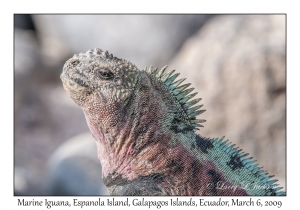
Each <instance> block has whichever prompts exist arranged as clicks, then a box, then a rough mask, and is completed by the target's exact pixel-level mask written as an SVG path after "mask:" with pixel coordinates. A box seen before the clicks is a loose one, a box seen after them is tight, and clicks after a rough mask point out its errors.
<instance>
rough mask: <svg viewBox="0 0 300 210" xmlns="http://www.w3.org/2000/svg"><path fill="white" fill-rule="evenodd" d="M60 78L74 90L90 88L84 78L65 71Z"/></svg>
mask: <svg viewBox="0 0 300 210" xmlns="http://www.w3.org/2000/svg"><path fill="white" fill-rule="evenodd" d="M60 78H61V80H62V81H63V83H64V84H65V85H66V86H68V87H69V88H71V89H73V90H84V89H87V88H90V87H89V86H88V84H87V83H86V82H84V81H83V80H82V79H79V78H72V77H69V76H67V75H66V74H65V73H64V72H63V73H61V75H60Z"/></svg>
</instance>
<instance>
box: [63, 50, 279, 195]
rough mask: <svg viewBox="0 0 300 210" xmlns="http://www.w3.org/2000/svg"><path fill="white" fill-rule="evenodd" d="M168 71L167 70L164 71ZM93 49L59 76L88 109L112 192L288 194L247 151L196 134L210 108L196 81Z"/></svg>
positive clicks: (104, 171) (90, 124) (88, 117)
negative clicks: (202, 102)
mask: <svg viewBox="0 0 300 210" xmlns="http://www.w3.org/2000/svg"><path fill="white" fill-rule="evenodd" d="M165 68H166V67H165ZM165 68H162V69H161V70H160V71H157V69H156V70H153V69H152V68H150V69H149V70H148V71H147V70H146V69H145V70H139V69H138V68H137V67H136V66H135V65H134V64H132V63H130V62H128V61H126V60H124V59H118V58H116V57H113V55H112V54H109V53H108V52H107V51H105V52H103V51H102V50H100V49H95V50H89V51H88V52H87V53H85V54H83V53H80V54H79V55H74V57H73V58H71V59H69V60H68V61H67V62H66V64H65V65H64V68H63V72H62V74H61V79H62V82H63V85H64V88H65V90H66V91H67V92H68V94H69V95H70V97H71V98H72V99H73V100H74V101H75V103H77V104H78V105H79V106H81V107H82V109H83V112H84V114H85V117H86V120H87V124H88V126H89V128H90V130H91V132H92V134H93V136H94V138H95V140H96V145H97V150H98V157H99V159H100V162H101V165H102V172H103V180H104V183H105V185H106V186H107V188H108V189H109V192H110V194H111V195H284V192H279V189H280V188H275V186H276V185H275V184H274V182H275V181H273V180H271V181H270V179H269V178H270V177H268V176H267V175H266V172H265V171H262V170H260V169H259V168H258V167H257V165H254V164H253V162H251V161H252V160H251V158H248V157H246V156H247V154H244V153H243V152H241V151H238V150H237V149H236V148H234V147H233V146H234V145H230V144H228V143H227V142H224V141H223V138H221V139H212V140H211V139H207V138H204V137H201V136H199V135H198V134H196V132H195V130H196V129H197V127H202V126H201V125H200V124H199V123H202V122H204V120H197V119H196V116H197V115H198V114H201V113H202V112H203V111H204V110H199V111H196V110H197V109H199V108H200V107H201V106H196V107H195V106H194V107H192V106H193V105H194V104H196V103H197V102H198V101H200V99H196V100H191V101H189V100H190V99H191V98H192V97H193V96H195V94H190V95H188V94H189V93H190V92H191V91H192V90H193V88H191V89H186V88H187V87H188V86H189V85H190V84H187V85H182V86H179V84H180V83H181V82H182V81H183V80H177V81H176V82H174V81H175V78H176V77H177V76H178V74H174V75H173V73H174V72H173V71H172V72H170V73H167V74H165V73H164V71H165Z"/></svg>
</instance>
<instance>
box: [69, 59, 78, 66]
mask: <svg viewBox="0 0 300 210" xmlns="http://www.w3.org/2000/svg"><path fill="white" fill-rule="evenodd" d="M71 64H72V65H73V66H76V65H77V64H79V60H73V61H71Z"/></svg>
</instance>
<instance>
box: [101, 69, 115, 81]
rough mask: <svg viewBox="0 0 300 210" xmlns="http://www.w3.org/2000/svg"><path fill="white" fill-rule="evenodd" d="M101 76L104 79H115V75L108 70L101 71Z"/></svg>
mask: <svg viewBox="0 0 300 210" xmlns="http://www.w3.org/2000/svg"><path fill="white" fill-rule="evenodd" d="M98 72H99V75H100V77H101V78H102V79H105V80H110V79H112V78H113V77H114V74H113V73H112V72H111V71H110V70H108V69H99V70H98Z"/></svg>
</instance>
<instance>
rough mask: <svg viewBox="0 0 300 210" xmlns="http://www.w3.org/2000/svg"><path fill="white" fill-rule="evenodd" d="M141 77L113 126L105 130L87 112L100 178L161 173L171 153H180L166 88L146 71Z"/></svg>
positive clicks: (130, 177) (130, 178)
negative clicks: (98, 163)
mask: <svg viewBox="0 0 300 210" xmlns="http://www.w3.org/2000/svg"><path fill="white" fill-rule="evenodd" d="M140 77H141V78H140V79H139V82H138V84H137V87H136V89H135V92H134V94H133V95H132V98H131V99H130V102H129V105H128V107H129V108H128V109H127V110H126V114H124V112H125V111H124V110H121V111H120V112H119V113H117V114H118V116H119V118H121V120H119V122H118V123H117V124H116V125H114V126H110V127H109V128H107V129H105V128H103V125H99V124H98V123H97V121H96V120H92V119H91V117H90V116H88V115H87V114H86V119H87V123H88V126H89V128H90V130H91V132H92V134H93V136H94V138H95V139H96V144H97V148H98V156H99V159H100V161H101V165H102V172H103V177H110V179H114V177H118V176H122V177H123V178H126V179H129V180H133V179H135V178H137V177H139V176H147V175H149V174H155V173H162V171H165V170H166V165H168V164H169V165H170V164H172V163H169V162H170V161H171V160H172V159H174V158H170V156H172V155H173V153H172V152H173V151H177V150H178V151H177V152H179V151H180V152H179V153H181V151H182V149H183V148H181V146H178V145H179V142H180V136H178V135H177V134H176V133H175V132H174V131H172V125H171V122H172V121H173V119H172V118H170V117H172V116H173V115H174V114H172V112H173V111H174V110H172V104H171V103H170V100H169V98H168V97H169V96H167V95H166V94H168V92H167V90H164V89H163V88H164V87H163V86H162V84H159V83H158V82H155V81H153V80H151V77H150V76H149V75H148V74H147V73H145V72H142V73H141V74H140ZM173 109H174V108H173ZM85 113H86V112H85ZM122 118H123V119H122ZM183 135H185V134H183ZM179 147H180V149H179ZM178 155H179V154H178ZM168 161H169V162H168ZM171 162H172V161H171ZM171 168H172V167H171ZM170 170H171V169H170ZM172 170H173V169H172ZM174 170H177V169H174Z"/></svg>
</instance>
